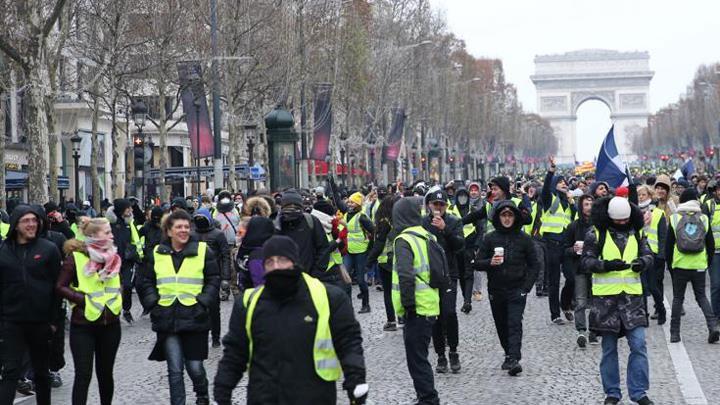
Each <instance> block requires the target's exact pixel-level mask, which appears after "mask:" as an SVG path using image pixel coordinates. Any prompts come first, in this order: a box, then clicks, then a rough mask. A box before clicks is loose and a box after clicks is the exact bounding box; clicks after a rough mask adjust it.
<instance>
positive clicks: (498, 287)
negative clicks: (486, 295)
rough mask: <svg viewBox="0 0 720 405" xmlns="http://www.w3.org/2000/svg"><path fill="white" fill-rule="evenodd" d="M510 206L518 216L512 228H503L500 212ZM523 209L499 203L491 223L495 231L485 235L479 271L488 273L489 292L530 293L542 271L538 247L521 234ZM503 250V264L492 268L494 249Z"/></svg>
mask: <svg viewBox="0 0 720 405" xmlns="http://www.w3.org/2000/svg"><path fill="white" fill-rule="evenodd" d="M506 207H510V209H512V211H513V212H514V213H515V222H514V223H513V226H512V228H504V227H503V226H502V224H501V223H500V211H502V209H504V208H506ZM518 218H521V215H520V210H519V209H518V208H517V207H516V206H515V204H514V203H513V202H512V201H510V200H503V201H500V202H499V203H498V204H497V206H496V207H495V209H494V211H493V218H492V224H493V226H494V227H495V230H494V231H492V232H490V233H488V234H487V235H485V237H484V238H483V240H482V242H481V243H480V248H479V249H478V253H477V260H476V261H475V265H476V269H477V270H480V271H486V272H487V275H488V291H503V290H504V291H507V290H514V289H518V288H519V289H521V290H522V291H523V292H525V293H528V292H529V291H530V290H532V288H533V286H534V285H535V280H536V279H537V275H538V271H539V269H540V261H539V259H538V254H537V248H536V247H535V243H534V242H533V239H532V238H531V237H530V236H528V235H527V234H525V233H524V232H523V231H522V225H523V224H522V222H521V221H519V220H518ZM497 247H502V248H503V249H504V255H505V258H504V261H503V263H502V264H500V265H499V266H491V265H490V261H491V260H492V257H493V256H494V254H495V248H497Z"/></svg>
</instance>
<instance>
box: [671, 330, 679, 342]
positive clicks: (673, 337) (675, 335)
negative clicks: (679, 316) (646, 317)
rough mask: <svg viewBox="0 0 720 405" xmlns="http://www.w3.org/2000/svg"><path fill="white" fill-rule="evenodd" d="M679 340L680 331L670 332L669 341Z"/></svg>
mask: <svg viewBox="0 0 720 405" xmlns="http://www.w3.org/2000/svg"><path fill="white" fill-rule="evenodd" d="M679 341H680V332H672V331H671V332H670V343H677V342H679Z"/></svg>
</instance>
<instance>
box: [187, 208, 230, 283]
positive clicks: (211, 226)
mask: <svg viewBox="0 0 720 405" xmlns="http://www.w3.org/2000/svg"><path fill="white" fill-rule="evenodd" d="M197 218H198V217H197V216H196V217H195V219H194V221H193V222H194V223H195V231H194V232H193V233H192V236H193V239H196V240H199V241H202V242H206V243H207V244H208V246H209V247H210V248H212V250H213V252H215V254H216V257H217V259H218V266H219V270H220V279H221V280H224V281H229V280H230V245H228V243H227V238H226V237H225V233H224V232H223V231H221V230H220V229H218V228H216V227H215V223H214V222H215V221H213V222H212V223H210V221H208V220H207V218H205V217H202V219H201V220H198V219H197Z"/></svg>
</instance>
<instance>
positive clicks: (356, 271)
mask: <svg viewBox="0 0 720 405" xmlns="http://www.w3.org/2000/svg"><path fill="white" fill-rule="evenodd" d="M365 262H367V253H357V254H351V253H348V254H346V255H345V256H343V263H344V264H345V268H346V269H347V271H348V273H350V275H351V276H354V277H355V279H356V280H357V283H358V287H360V295H361V296H362V305H363V306H364V307H365V306H370V295H369V292H368V285H367V279H366V278H365Z"/></svg>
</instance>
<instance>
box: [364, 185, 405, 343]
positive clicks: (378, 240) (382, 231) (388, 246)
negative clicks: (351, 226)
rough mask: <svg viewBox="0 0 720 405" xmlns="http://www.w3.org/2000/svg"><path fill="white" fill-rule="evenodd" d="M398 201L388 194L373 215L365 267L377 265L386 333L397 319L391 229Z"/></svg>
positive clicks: (393, 233) (391, 330) (395, 328)
mask: <svg viewBox="0 0 720 405" xmlns="http://www.w3.org/2000/svg"><path fill="white" fill-rule="evenodd" d="M399 199H400V197H399V196H397V195H395V194H390V195H388V196H386V197H385V198H384V199H383V200H382V201H381V202H380V206H379V207H378V210H377V213H376V214H375V239H374V243H373V247H372V249H371V250H370V253H369V254H368V263H367V265H366V266H370V265H372V264H373V263H377V266H378V269H379V270H378V271H379V272H380V280H381V282H382V288H383V302H384V304H385V320H386V322H385V325H383V331H386V332H394V331H396V330H397V317H396V316H395V309H394V308H393V303H392V262H393V259H392V258H393V240H395V236H396V234H395V232H394V230H393V228H392V210H393V207H394V206H395V203H397V201H398V200H399Z"/></svg>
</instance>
